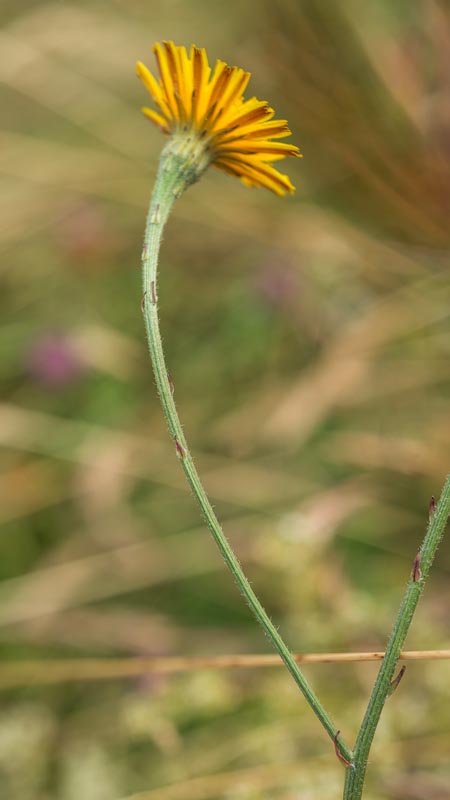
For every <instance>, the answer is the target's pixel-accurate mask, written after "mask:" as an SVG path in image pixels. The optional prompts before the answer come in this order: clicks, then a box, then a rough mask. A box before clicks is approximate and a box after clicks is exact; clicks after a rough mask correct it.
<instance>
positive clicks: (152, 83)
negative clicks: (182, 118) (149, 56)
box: [136, 61, 172, 119]
mask: <svg viewBox="0 0 450 800" xmlns="http://www.w3.org/2000/svg"><path fill="white" fill-rule="evenodd" d="M136 72H137V74H138V75H139V77H140V79H141V80H142V82H143V83H144V85H145V87H146V88H147V89H148V91H149V92H150V94H151V96H152V97H153V100H154V101H155V103H156V104H157V105H158V106H159V107H160V109H161V111H162V112H163V114H164V115H165V116H166V117H167V118H168V119H171V118H172V114H171V112H170V108H169V106H168V105H167V103H166V101H165V100H164V95H163V91H162V89H161V86H160V85H159V83H158V81H157V80H156V79H155V78H154V77H153V75H152V73H151V72H150V70H149V69H147V67H146V66H145V64H143V63H142V61H138V62H137V64H136Z"/></svg>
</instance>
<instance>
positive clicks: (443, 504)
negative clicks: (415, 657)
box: [344, 475, 450, 800]
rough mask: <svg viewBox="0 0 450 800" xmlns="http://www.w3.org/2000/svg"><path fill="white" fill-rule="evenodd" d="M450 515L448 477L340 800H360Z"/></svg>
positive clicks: (391, 640) (414, 570)
mask: <svg viewBox="0 0 450 800" xmlns="http://www.w3.org/2000/svg"><path fill="white" fill-rule="evenodd" d="M449 514H450V475H449V476H448V477H447V480H446V482H445V485H444V488H443V490H442V494H441V497H440V500H439V502H438V504H437V506H436V509H435V510H434V513H432V515H431V518H430V521H429V524H428V529H427V532H426V534H425V538H424V540H423V544H422V546H421V548H420V550H419V552H418V557H417V559H416V560H415V562H414V566H413V569H412V571H411V577H410V580H409V582H408V586H407V589H406V593H405V596H404V598H403V602H402V604H401V606H400V610H399V612H398V615H397V619H396V622H395V625H394V628H393V631H392V634H391V638H390V640H389V643H388V646H387V648H386V653H385V656H384V659H383V661H382V663H381V667H380V671H379V673H378V677H377V680H376V682H375V686H374V688H373V692H372V696H371V698H370V701H369V705H368V707H367V711H366V714H365V716H364V720H363V722H362V725H361V728H360V731H359V734H358V738H357V740H356V745H355V750H354V753H353V764H354V767H353V769H349V770H347V774H346V779H345V789H344V800H360V798H361V797H362V792H363V787H364V780H365V774H366V768H367V760H368V757H369V752H370V748H371V745H372V741H373V737H374V736H375V731H376V729H377V725H378V722H379V719H380V716H381V712H382V711H383V706H384V703H385V701H386V698H387V697H388V696H389V693H390V688H391V681H392V680H393V677H394V671H395V668H396V665H397V661H398V658H399V655H400V651H401V649H402V647H403V644H404V642H405V639H406V636H407V633H408V630H409V627H410V625H411V622H412V619H413V615H414V612H415V610H416V606H417V603H418V602H419V599H420V595H421V593H422V590H423V587H424V585H425V581H426V579H427V577H428V573H429V571H430V567H431V565H432V563H433V560H434V557H435V555H436V550H437V548H438V546H439V543H440V541H441V539H442V536H443V535H444V531H445V527H446V524H447V520H448V517H449Z"/></svg>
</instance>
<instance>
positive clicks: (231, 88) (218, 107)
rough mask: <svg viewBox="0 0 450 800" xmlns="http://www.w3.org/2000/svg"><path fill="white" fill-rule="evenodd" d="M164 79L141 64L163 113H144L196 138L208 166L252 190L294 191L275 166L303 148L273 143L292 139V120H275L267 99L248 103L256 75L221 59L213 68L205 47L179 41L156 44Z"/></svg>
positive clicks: (175, 132)
mask: <svg viewBox="0 0 450 800" xmlns="http://www.w3.org/2000/svg"><path fill="white" fill-rule="evenodd" d="M153 49H154V53H155V56H156V60H157V62H158V69H159V74H160V80H159V81H157V80H156V79H155V78H154V77H153V75H152V74H151V72H150V71H149V70H148V69H147V67H146V66H145V65H144V64H142V63H141V62H140V61H139V62H138V63H137V65H136V69H137V73H138V75H139V77H140V78H141V79H142V80H143V82H144V84H145V86H146V87H147V89H148V91H149V92H150V94H151V96H152V98H153V100H154V102H155V103H156V105H157V107H158V111H154V110H153V109H151V108H145V107H144V108H143V109H142V111H143V112H144V114H146V115H147V117H149V118H150V119H151V120H152V122H154V123H156V125H158V127H159V128H161V130H162V131H164V133H170V134H172V135H179V136H183V135H187V136H192V134H194V135H195V137H196V140H197V143H198V144H199V145H201V148H202V155H203V159H204V160H205V159H206V162H205V163H206V164H208V163H213V164H214V165H215V166H216V167H218V168H219V169H221V170H223V171H224V172H227V173H229V174H231V175H237V176H238V177H239V178H240V179H241V181H242V182H243V183H245V184H246V185H247V186H265V187H266V188H267V189H270V190H271V191H273V192H275V193H276V194H278V195H284V194H286V192H291V193H292V192H294V191H295V187H294V186H293V185H292V183H291V181H290V180H289V178H288V177H287V175H283V174H282V173H281V172H278V170H276V169H274V167H273V166H272V164H271V162H272V161H277V160H279V159H281V158H285V157H286V156H300V155H301V154H300V152H299V149H298V147H296V146H295V145H292V144H286V143H285V142H278V141H273V139H282V138H284V137H285V136H289V135H290V134H291V131H290V130H289V128H288V125H287V122H286V120H274V119H273V115H274V113H275V112H274V110H273V109H272V108H270V107H269V106H268V105H267V103H266V102H264V101H263V100H257V98H256V97H252V98H251V99H249V100H245V99H244V96H243V95H244V91H245V89H246V87H247V84H248V82H249V80H250V73H249V72H245V71H244V70H243V69H240V68H239V67H229V66H228V64H226V63H225V62H224V61H216V65H215V67H214V70H211V67H210V66H209V64H208V58H207V55H206V51H205V50H204V49H199V48H198V47H194V46H192V47H191V52H190V55H188V54H187V52H186V49H185V48H184V47H178V46H176V45H175V44H174V43H173V42H163V44H162V45H161V44H156V45H155V46H154V48H153Z"/></svg>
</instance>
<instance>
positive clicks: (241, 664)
mask: <svg viewBox="0 0 450 800" xmlns="http://www.w3.org/2000/svg"><path fill="white" fill-rule="evenodd" d="M383 656H384V652H382V651H381V650H375V651H368V652H353V653H303V654H296V655H294V658H295V660H296V661H297V663H298V664H339V663H350V662H356V661H381V660H382V659H383ZM400 659H402V660H403V661H438V660H445V659H450V650H405V651H403V652H402V653H401V654H400ZM281 665H282V661H281V659H280V658H279V657H278V656H276V655H271V654H270V655H259V654H253V655H223V656H193V657H190V658H189V657H188V658H186V657H179V656H169V657H151V658H76V659H75V658H74V659H50V660H39V661H37V660H32V661H10V662H8V663H4V664H3V665H2V666H1V667H0V689H6V688H11V687H13V686H23V685H30V684H35V685H37V684H53V683H66V682H72V681H95V680H113V679H118V678H133V677H140V676H143V675H147V674H156V673H157V674H164V675H170V674H173V673H178V672H190V671H194V670H202V669H205V670H225V669H258V668H261V667H280V666H281Z"/></svg>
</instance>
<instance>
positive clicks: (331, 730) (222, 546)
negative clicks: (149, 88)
mask: <svg viewBox="0 0 450 800" xmlns="http://www.w3.org/2000/svg"><path fill="white" fill-rule="evenodd" d="M189 142H190V140H189V139H186V140H185V142H184V143H183V146H182V147H180V144H179V142H178V143H177V142H175V143H172V144H171V142H169V144H168V145H167V147H166V148H165V150H164V151H163V154H162V157H161V162H160V167H159V170H158V176H157V179H156V184H155V188H154V192H153V197H152V201H151V204H150V210H149V213H148V218H147V226H146V232H145V241H144V249H143V254H142V266H143V302H142V310H143V314H144V319H145V326H146V331H147V338H148V345H149V349H150V356H151V360H152V364H153V371H154V374H155V379H156V385H157V388H158V392H159V396H160V399H161V404H162V407H163V410H164V414H165V417H166V420H167V425H168V428H169V432H170V435H171V437H172V439H173V441H174V447H175V450H176V453H177V455H178V458H179V460H180V461H181V465H182V467H183V470H184V472H185V475H186V478H187V480H188V482H189V485H190V487H191V489H192V492H193V494H194V497H195V499H196V500H197V502H198V505H199V506H200V509H201V511H202V513H203V516H204V518H205V520H206V522H207V524H208V527H209V529H210V531H211V533H212V535H213V538H214V540H215V542H216V544H217V546H218V548H219V550H220V552H221V554H222V556H223V558H224V560H225V562H226V564H227V566H228V568H229V570H230V572H231V573H232V575H233V577H234V579H235V581H236V583H237V585H238V587H239V589H240V590H241V592H242V594H243V595H244V597H245V599H246V601H247V603H248V605H249V606H250V609H251V611H252V612H253V614H254V616H255V617H256V619H257V620H258V622H259V623H260V625H261V626H262V628H263V629H264V631H265V633H266V634H267V636H268V637H269V639H270V640H271V641H272V643H273V645H274V647H275V649H276V650H277V651H278V653H279V655H280V657H281V658H282V660H283V661H284V663H285V665H286V667H287V669H288V670H289V672H290V673H291V675H292V677H293V678H294V680H295V682H296V684H297V686H298V687H299V688H300V690H301V691H302V692H303V695H304V696H305V698H306V700H307V701H308V703H309V705H310V706H311V708H312V709H313V711H314V713H315V714H316V716H317V717H318V719H319V720H320V722H321V723H322V725H323V727H324V728H325V730H326V732H327V733H328V735H329V737H330V738H331V739H332V740H334V741H335V744H336V740H337V736H338V733H339V732H338V730H337V729H336V726H335V725H334V723H333V722H332V720H331V719H330V717H329V715H328V714H327V712H326V711H325V709H324V708H323V706H322V704H321V703H320V701H319V699H318V698H317V696H316V694H315V693H314V691H313V690H312V689H311V687H310V685H309V683H308V682H307V680H306V678H305V676H304V675H303V673H302V671H301V670H300V668H299V666H298V665H297V663H296V661H295V659H294V656H293V655H292V653H291V652H290V650H289V649H288V647H287V646H286V644H285V643H284V641H283V639H282V637H281V636H280V634H279V633H278V631H277V629H276V627H275V626H274V625H273V623H272V622H271V620H270V618H269V616H268V615H267V613H266V611H265V610H264V608H263V606H262V605H261V603H260V601H259V600H258V598H257V596H256V594H255V592H254V591H253V589H252V588H251V586H250V583H249V582H248V580H247V578H246V577H245V575H244V573H243V571H242V568H241V566H240V564H239V561H238V559H237V557H236V556H235V554H234V552H233V550H232V548H231V546H230V544H229V542H228V540H227V539H226V537H225V534H224V533H223V531H222V528H221V526H220V523H219V521H218V519H217V517H216V515H215V513H214V511H213V508H212V506H211V503H210V502H209V500H208V497H207V495H206V493H205V490H204V488H203V486H202V484H201V482H200V478H199V476H198V473H197V470H196V468H195V466H194V463H193V460H192V457H191V455H190V452H189V448H188V445H187V442H186V439H185V436H184V433H183V430H182V427H181V423H180V420H179V417H178V414H177V410H176V408H175V403H174V400H173V396H172V389H173V387H172V385H171V381H170V379H169V377H168V374H167V368H166V364H165V360H164V353H163V348H162V343H161V335H160V331H159V321H158V306H157V303H158V298H157V265H158V254H159V248H160V243H161V236H162V232H163V228H164V225H165V223H166V221H167V218H168V216H169V213H170V211H171V209H172V206H173V204H174V202H175V200H176V198H177V197H178V196H179V195H180V194H181V193H182V192H183V190H184V189H186V188H187V187H188V186H189V185H190V184H191V183H193V182H194V181H195V180H196V179H197V178H198V175H199V169H198V161H197V166H196V162H195V158H196V155H197V154H196V152H195V151H194V150H193V148H192V147H191V148H190V145H189ZM189 148H190V149H189ZM203 168H204V165H202V169H203ZM336 746H337V748H338V749H337V752H339V753H340V755H341V756H342V757H343V758H344V759H345V760H346V761H348V762H350V761H351V760H352V753H351V751H350V750H349V748H348V747H347V745H346V744H345V743H344V741H343V740H342V739H341V738H340V737H339V739H338V740H337V744H336Z"/></svg>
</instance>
